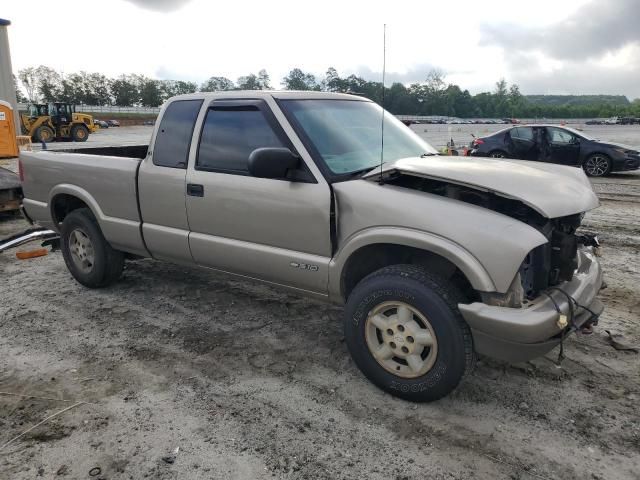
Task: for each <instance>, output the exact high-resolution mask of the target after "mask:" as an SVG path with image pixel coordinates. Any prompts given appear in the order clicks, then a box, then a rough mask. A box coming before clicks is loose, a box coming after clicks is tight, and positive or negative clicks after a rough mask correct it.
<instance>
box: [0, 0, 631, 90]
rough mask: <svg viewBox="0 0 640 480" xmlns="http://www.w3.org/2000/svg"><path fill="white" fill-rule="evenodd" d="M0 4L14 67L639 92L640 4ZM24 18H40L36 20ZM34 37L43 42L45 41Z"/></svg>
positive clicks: (178, 0)
mask: <svg viewBox="0 0 640 480" xmlns="http://www.w3.org/2000/svg"><path fill="white" fill-rule="evenodd" d="M62 4H64V8H55V9H52V8H50V1H48V0H30V1H29V2H26V1H15V0H13V1H10V2H8V1H7V0H5V1H4V2H3V5H2V9H1V10H0V17H2V18H7V19H9V20H11V22H12V25H11V26H9V41H10V46H11V56H12V61H13V69H14V72H17V71H18V70H19V69H21V68H24V67H28V66H38V65H41V64H42V65H47V66H50V67H52V68H54V69H56V70H59V71H62V72H63V73H71V72H74V71H80V70H84V71H88V72H101V73H104V74H106V75H109V76H117V75H120V74H122V73H141V74H144V75H147V76H150V77H154V78H158V79H178V80H190V81H196V82H202V81H204V80H206V79H207V78H209V77H210V76H225V77H228V78H230V79H232V80H236V79H237V78H238V77H239V76H241V75H246V74H248V73H257V72H258V70H260V69H262V68H264V69H266V70H267V72H268V73H269V74H270V76H271V80H272V82H271V83H272V85H273V86H274V87H277V88H279V87H280V81H281V79H282V77H283V76H285V75H286V74H287V73H288V71H289V70H291V69H292V68H295V67H298V68H301V69H302V70H304V71H305V72H311V73H313V74H315V75H316V76H318V77H319V78H323V77H324V72H326V70H327V68H328V67H331V66H332V67H335V68H336V69H337V70H338V72H339V74H340V75H341V76H346V75H348V74H351V73H355V74H357V75H361V76H363V77H364V78H366V79H367V80H377V81H379V80H380V79H381V71H382V60H383V24H386V25H387V31H386V39H387V40H386V80H387V82H386V83H387V84H391V82H394V81H399V82H402V83H405V84H407V85H408V84H410V83H413V82H419V81H422V80H424V79H425V77H426V76H427V74H428V72H429V71H430V70H431V69H434V68H436V69H439V70H441V71H442V72H443V73H445V75H446V80H447V82H450V83H456V84H458V85H460V86H461V87H462V88H467V89H469V90H470V91H471V92H472V93H478V92H480V91H487V90H493V88H494V84H495V82H496V81H497V80H499V79H500V78H505V79H506V80H507V82H509V83H517V84H518V85H520V89H521V91H522V92H523V93H525V94H616V95H626V96H628V97H629V99H633V98H639V97H640V23H639V19H640V0H606V1H605V0H534V1H528V2H524V1H517V0H510V1H507V0H482V1H479V0H467V1H464V0H438V1H432V0H422V1H408V0H405V1H395V2H389V1H388V0H385V1H377V0H369V1H360V0H352V1H345V0H341V1H337V0H324V1H322V2H313V3H312V2H305V1H300V0H297V1H288V0H270V1H268V2H266V1H264V0H262V1H251V0H244V1H240V2H234V1H226V2H218V1H214V0H109V1H102V2H98V1H91V2H88V1H86V0H65V1H64V2H59V5H62ZM33 12H47V13H46V15H34V14H33ZM43 36H45V38H47V39H50V40H49V41H44V42H43Z"/></svg>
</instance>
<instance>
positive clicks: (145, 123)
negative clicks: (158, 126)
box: [142, 120, 156, 125]
mask: <svg viewBox="0 0 640 480" xmlns="http://www.w3.org/2000/svg"><path fill="white" fill-rule="evenodd" d="M155 123H156V121H155V120H145V121H144V122H142V124H143V125H155Z"/></svg>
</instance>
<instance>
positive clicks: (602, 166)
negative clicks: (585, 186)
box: [586, 155, 609, 177]
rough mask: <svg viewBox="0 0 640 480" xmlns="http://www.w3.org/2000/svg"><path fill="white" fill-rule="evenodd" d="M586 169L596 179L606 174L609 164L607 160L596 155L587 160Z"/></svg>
mask: <svg viewBox="0 0 640 480" xmlns="http://www.w3.org/2000/svg"><path fill="white" fill-rule="evenodd" d="M586 167H587V168H586V170H587V173H589V174H590V175H593V176H594V177H599V176H601V175H604V174H605V172H606V171H607V168H608V167H609V162H608V160H607V159H606V158H604V157H602V156H600V155H596V156H593V157H591V158H590V159H589V160H587V165H586Z"/></svg>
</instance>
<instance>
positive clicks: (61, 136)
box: [20, 102, 98, 143]
mask: <svg viewBox="0 0 640 480" xmlns="http://www.w3.org/2000/svg"><path fill="white" fill-rule="evenodd" d="M20 120H21V124H22V132H23V133H24V134H25V135H28V136H30V137H31V138H32V139H33V141H34V142H37V143H47V142H50V141H52V140H68V139H71V140H73V141H74V142H86V141H87V139H88V138H89V134H90V133H93V132H95V131H96V130H97V129H98V127H97V126H96V125H95V123H94V122H93V117H92V116H91V115H88V114H86V113H76V107H75V105H72V104H70V103H64V102H50V103H49V104H42V103H38V104H30V105H29V107H28V111H27V112H26V113H23V114H22V115H21V116H20Z"/></svg>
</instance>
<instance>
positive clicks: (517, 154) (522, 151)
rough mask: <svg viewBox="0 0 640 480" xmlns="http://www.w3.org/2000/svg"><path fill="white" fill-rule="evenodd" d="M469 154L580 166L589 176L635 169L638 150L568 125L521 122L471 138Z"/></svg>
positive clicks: (638, 165)
mask: <svg viewBox="0 0 640 480" xmlns="http://www.w3.org/2000/svg"><path fill="white" fill-rule="evenodd" d="M470 147H471V150H470V153H469V154H470V155H472V156H476V157H494V158H512V159H519V160H534V161H540V162H548V163H557V164H560V165H571V166H575V167H582V168H583V169H584V171H585V173H586V174H587V175H589V176H591V177H602V176H604V175H608V174H609V173H611V172H620V171H626V170H637V169H638V168H640V153H639V152H638V150H637V149H636V148H634V147H630V146H628V145H623V144H619V143H613V142H602V141H600V140H598V139H595V138H592V137H590V136H588V135H587V134H585V133H584V132H580V131H578V130H574V129H573V128H569V127H560V126H558V125H522V126H517V127H511V128H506V129H504V130H500V131H499V132H497V133H494V134H493V135H489V136H487V137H482V138H475V139H474V140H473V141H472V142H471V144H470Z"/></svg>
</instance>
